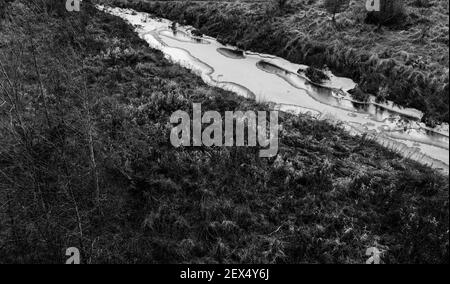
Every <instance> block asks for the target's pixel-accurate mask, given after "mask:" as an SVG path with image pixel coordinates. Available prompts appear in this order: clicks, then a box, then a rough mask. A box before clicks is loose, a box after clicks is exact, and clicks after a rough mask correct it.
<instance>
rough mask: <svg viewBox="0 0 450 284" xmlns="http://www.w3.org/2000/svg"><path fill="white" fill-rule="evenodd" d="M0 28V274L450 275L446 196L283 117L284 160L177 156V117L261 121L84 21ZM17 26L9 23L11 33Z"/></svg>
mask: <svg viewBox="0 0 450 284" xmlns="http://www.w3.org/2000/svg"><path fill="white" fill-rule="evenodd" d="M30 3H31V2H30V1H26V0H16V1H14V2H12V3H11V5H10V6H9V8H8V11H7V17H5V19H6V20H3V21H2V24H1V25H0V26H1V28H0V63H1V65H0V98H1V99H2V100H4V101H5V103H4V104H2V105H1V106H0V177H1V179H0V262H2V263H24V262H26V263H30V262H37V263H42V262H56V263H62V262H64V258H65V249H66V248H67V247H73V246H75V247H78V248H79V249H80V250H81V253H82V262H83V263H104V262H109V263H118V262H121V263H122V262H125V263H182V262H184V263H305V262H308V263H319V262H320V263H337V262H339V263H364V262H365V260H366V256H365V251H366V249H367V248H369V247H373V246H375V247H377V248H379V249H382V250H384V253H383V255H382V260H383V262H387V263H405V262H417V263H448V261H449V258H448V257H449V255H448V251H449V247H448V239H449V236H448V224H449V201H448V180H447V179H446V178H445V177H443V176H441V175H439V174H437V173H436V172H435V171H433V170H431V169H430V168H427V167H424V166H420V165H418V164H417V163H414V162H411V161H409V160H407V159H403V158H401V157H400V156H399V155H396V154H395V153H393V152H390V151H388V150H386V149H384V148H382V147H380V146H378V145H377V144H375V143H373V142H371V141H368V140H367V139H365V138H364V137H351V136H349V135H347V134H346V132H345V131H343V130H341V129H340V128H339V127H335V126H332V125H330V124H328V123H327V122H320V121H315V120H313V119H310V118H308V117H295V116H289V115H283V116H282V117H281V118H280V122H281V123H282V124H283V131H282V132H281V133H280V136H281V140H280V153H279V155H278V156H277V157H276V158H273V159H261V158H259V156H258V150H259V149H254V148H236V147H231V148H206V147H199V148H182V149H174V148H173V147H172V145H171V144H170V142H169V132H170V129H171V125H170V123H169V117H170V115H171V114H172V113H173V112H174V111H175V110H179V109H181V110H186V111H191V107H192V103H193V102H201V103H202V107H203V109H204V110H218V111H220V112H221V113H223V112H224V111H230V110H261V109H266V108H267V106H265V105H259V104H257V103H255V102H253V101H250V100H246V99H243V98H239V97H238V96H236V95H234V94H232V93H229V92H225V91H222V90H219V89H214V88H210V87H207V86H206V85H205V84H204V83H203V82H202V80H201V79H200V78H199V77H197V76H195V75H194V74H191V73H190V72H189V71H187V70H185V69H182V68H180V67H177V66H174V65H172V64H170V63H169V62H168V61H166V60H165V59H164V56H163V55H162V54H161V53H160V52H157V51H155V50H152V49H150V48H149V47H148V46H147V45H146V43H145V42H144V41H143V40H140V39H139V38H138V37H137V35H136V34H135V33H134V32H133V31H132V28H131V27H130V26H128V25H127V24H125V23H124V22H123V21H122V20H120V19H118V18H115V17H112V16H108V15H105V14H103V13H101V12H99V11H97V10H95V9H94V8H93V7H92V6H90V5H88V4H87V5H83V6H82V8H83V11H82V12H81V13H63V14H62V15H58V13H53V12H51V11H44V10H36V9H34V7H32V6H30V5H31V4H30ZM11 15H13V17H11Z"/></svg>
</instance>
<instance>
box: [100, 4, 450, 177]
mask: <svg viewBox="0 0 450 284" xmlns="http://www.w3.org/2000/svg"><path fill="white" fill-rule="evenodd" d="M98 8H99V9H100V10H103V11H105V12H107V13H110V14H112V15H115V16H119V17H121V18H123V19H124V20H126V21H128V22H129V23H130V24H131V25H133V26H134V28H135V30H136V32H137V33H138V34H139V36H140V37H141V38H143V39H144V40H145V41H146V42H147V43H148V44H149V45H150V46H151V47H152V48H155V49H158V50H160V51H162V52H163V53H164V54H165V56H166V58H168V59H169V60H170V61H172V62H174V63H177V64H180V65H182V66H183V67H186V68H189V69H191V70H192V71H193V72H195V73H196V74H198V75H199V76H201V77H202V79H203V80H204V81H205V82H206V83H207V84H209V85H211V86H216V87H219V88H222V89H225V90H229V91H233V92H235V93H237V94H239V95H241V96H245V97H248V98H252V99H255V100H257V101H260V102H267V103H273V106H274V108H275V109H278V110H280V111H285V112H290V113H293V114H300V113H303V114H307V115H311V116H312V117H314V118H316V119H326V120H328V121H330V122H332V123H340V124H341V125H343V127H344V128H345V129H347V130H348V131H349V132H350V133H352V134H354V135H365V136H366V137H368V138H369V139H373V140H375V141H377V142H378V143H380V144H382V145H384V146H386V147H388V148H390V149H393V150H394V151H397V152H398V153H400V154H402V155H403V156H404V157H406V158H410V159H413V160H416V161H418V162H420V163H422V164H426V165H429V166H431V167H433V168H436V169H439V170H441V171H442V172H443V173H445V174H448V172H449V128H448V124H445V125H441V126H439V127H437V128H435V129H430V128H427V127H426V126H425V125H424V124H423V123H421V122H420V119H421V117H422V115H423V114H422V113H421V112H420V111H418V110H415V109H406V108H401V107H398V106H395V105H394V104H393V103H392V102H387V103H383V104H380V103H376V102H375V99H374V98H371V99H370V100H369V102H368V103H360V102H356V101H354V100H353V99H352V98H351V96H350V95H349V93H348V91H349V90H351V89H353V88H354V87H355V86H356V84H355V83H354V82H353V81H352V80H350V79H348V78H341V77H337V76H334V75H333V74H332V73H331V72H329V74H328V75H329V76H330V80H329V81H327V83H325V84H323V85H317V84H313V83H312V82H310V81H309V80H308V79H307V78H306V77H304V76H302V75H301V73H300V74H299V73H297V71H298V70H299V69H302V70H304V69H306V68H307V66H305V65H300V64H294V63H291V62H289V61H287V60H285V59H282V58H279V57H276V56H272V55H267V54H259V53H255V52H250V51H240V50H238V49H237V48H235V47H233V46H228V45H223V44H221V43H219V42H218V41H217V40H216V39H214V38H211V37H207V36H202V37H197V36H194V35H192V33H191V31H192V30H193V28H192V27H189V26H177V27H176V29H174V28H173V23H172V22H171V21H169V20H166V19H161V18H157V17H154V16H152V15H151V14H148V13H143V12H136V11H133V10H131V9H121V8H108V7H103V6H98Z"/></svg>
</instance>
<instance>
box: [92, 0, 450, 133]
mask: <svg viewBox="0 0 450 284" xmlns="http://www.w3.org/2000/svg"><path fill="white" fill-rule="evenodd" d="M101 2H109V3H114V5H117V6H122V7H131V8H135V9H138V10H141V11H148V12H151V13H154V14H156V15H158V16H161V17H165V18H169V19H171V20H175V21H178V22H181V23H187V24H191V25H194V26H195V27H197V28H199V29H200V31H201V32H203V33H205V34H207V35H210V36H214V37H217V38H218V39H219V40H220V41H222V42H225V43H230V44H233V45H237V46H238V47H240V48H243V49H251V50H254V51H259V52H265V53H270V54H275V55H278V56H281V57H284V58H287V59H289V60H290V61H292V62H296V63H304V64H308V65H313V66H317V67H322V66H324V65H327V66H328V67H330V68H331V69H332V70H333V71H334V72H335V73H337V74H339V75H343V76H347V77H350V78H352V79H354V80H355V81H356V82H357V83H358V84H359V88H360V91H358V92H356V94H360V93H361V91H362V92H365V93H370V94H374V95H375V96H376V97H377V99H378V100H380V101H384V100H392V101H394V102H395V103H397V104H399V105H402V106H405V107H412V108H416V109H419V110H421V111H423V112H424V113H425V116H424V118H423V121H424V122H426V123H427V124H428V125H431V126H433V125H435V124H436V123H439V122H442V121H444V122H448V121H449V112H448V110H449V89H448V83H449V77H448V62H449V58H448V43H449V41H448V20H449V17H448V15H449V14H448V11H449V10H448V1H444V0H434V1H430V3H431V4H430V6H429V7H426V8H423V7H418V5H417V4H416V3H417V1H413V0H410V1H406V2H407V3H408V4H407V7H406V9H405V15H404V17H402V18H401V19H399V20H398V21H394V23H393V24H392V25H391V26H387V27H381V28H379V27H377V26H374V25H369V24H366V23H365V17H366V12H365V8H364V2H365V1H352V5H351V6H350V8H349V9H347V10H346V11H345V12H343V13H341V14H338V15H337V17H336V23H333V22H332V21H331V20H330V17H331V16H330V14H327V12H326V10H325V9H324V7H323V4H322V1H321V0H315V1H304V0H293V1H290V2H288V3H289V4H288V6H287V7H286V8H285V9H284V10H280V9H279V8H277V7H276V5H275V4H274V3H275V1H262V2H256V3H255V2H241V1H237V2H227V1H203V2H201V1H194V2H190V1H175V2H171V1H166V2H164V1H158V2H154V1H149V0H106V1H101Z"/></svg>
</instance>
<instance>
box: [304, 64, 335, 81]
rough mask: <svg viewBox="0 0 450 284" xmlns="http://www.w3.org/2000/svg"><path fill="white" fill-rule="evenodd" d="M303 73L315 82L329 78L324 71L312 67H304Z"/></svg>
mask: <svg viewBox="0 0 450 284" xmlns="http://www.w3.org/2000/svg"><path fill="white" fill-rule="evenodd" d="M305 75H306V77H308V78H309V79H310V80H311V81H312V82H314V83H317V84H322V83H323V82H325V81H328V80H330V77H329V76H328V75H327V74H326V73H325V72H323V71H322V70H320V69H317V68H314V67H308V68H306V71H305Z"/></svg>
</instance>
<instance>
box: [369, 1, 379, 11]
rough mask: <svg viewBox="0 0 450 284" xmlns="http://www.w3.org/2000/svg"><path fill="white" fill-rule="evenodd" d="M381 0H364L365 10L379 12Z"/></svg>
mask: <svg viewBox="0 0 450 284" xmlns="http://www.w3.org/2000/svg"><path fill="white" fill-rule="evenodd" d="M380 1H381V0H366V9H367V11H369V12H380V11H381V4H380Z"/></svg>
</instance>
